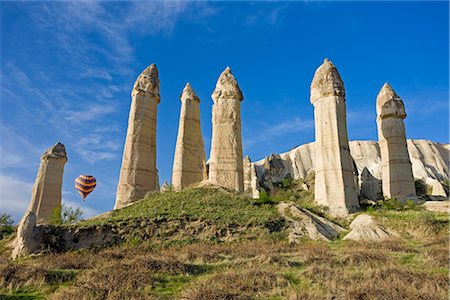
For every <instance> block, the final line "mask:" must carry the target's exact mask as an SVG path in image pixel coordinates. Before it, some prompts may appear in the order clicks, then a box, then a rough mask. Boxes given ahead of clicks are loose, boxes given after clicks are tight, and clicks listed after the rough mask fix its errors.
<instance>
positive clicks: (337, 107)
mask: <svg viewBox="0 0 450 300" xmlns="http://www.w3.org/2000/svg"><path fill="white" fill-rule="evenodd" d="M311 103H312V104H313V105H314V120H315V130H316V134H315V136H316V141H315V144H314V146H315V161H316V166H315V173H316V184H315V192H314V199H315V201H316V202H317V203H318V204H319V205H324V206H327V207H328V208H329V211H330V214H331V215H334V216H346V215H348V214H349V213H351V212H354V211H356V210H358V209H359V202H358V194H357V192H356V188H355V178H354V173H353V163H352V159H351V156H350V151H349V145H348V136H347V121H346V107H345V89H344V83H343V81H342V79H341V77H340V75H339V73H338V71H337V69H336V67H335V66H334V65H333V64H332V63H331V62H330V61H329V60H328V59H325V61H324V63H323V64H322V65H321V66H320V67H319V68H318V69H317V70H316V73H315V74H314V78H313V80H312V83H311Z"/></svg>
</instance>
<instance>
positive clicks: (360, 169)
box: [254, 140, 450, 200]
mask: <svg viewBox="0 0 450 300" xmlns="http://www.w3.org/2000/svg"><path fill="white" fill-rule="evenodd" d="M349 145H350V155H351V156H352V158H353V162H354V172H355V173H356V174H358V178H359V189H360V193H361V196H364V195H365V197H363V198H367V199H371V200H376V199H377V197H376V196H377V194H378V193H379V192H381V157H380V148H379V147H378V143H377V142H375V141H351V142H350V143H349ZM407 145H408V153H409V158H410V160H411V163H412V169H413V175H414V178H417V179H422V180H423V181H424V182H425V183H427V184H429V183H430V182H434V183H435V185H436V186H438V188H433V190H432V195H436V196H439V195H441V193H442V191H443V190H444V188H443V186H442V184H441V183H440V182H442V181H443V180H445V179H448V178H449V172H448V166H449V164H450V161H449V154H450V145H449V144H440V143H435V142H432V141H428V140H408V141H407ZM254 165H255V169H256V174H257V176H258V180H259V182H260V184H264V186H265V187H269V181H270V184H272V183H274V182H280V181H282V180H283V179H285V178H293V179H305V178H306V175H307V173H308V172H309V171H314V170H315V151H314V143H308V144H304V145H301V146H299V147H297V148H294V149H292V150H291V151H289V152H285V153H281V154H279V155H270V156H269V157H266V158H264V159H262V160H259V161H257V162H254ZM272 165H276V166H278V167H277V168H273V167H272V168H271V167H270V166H272ZM364 169H367V170H366V171H364ZM377 181H378V182H377ZM429 185H430V184H429ZM376 186H379V188H376ZM430 186H431V185H430Z"/></svg>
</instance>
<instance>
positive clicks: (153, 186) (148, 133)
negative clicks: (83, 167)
mask: <svg viewBox="0 0 450 300" xmlns="http://www.w3.org/2000/svg"><path fill="white" fill-rule="evenodd" d="M131 98H132V99H131V108H130V114H129V118H128V129H127V137H126V140H125V148H124V151H123V159H122V167H121V169H120V178H119V183H118V186H117V194H116V203H115V206H114V208H115V209H117V208H121V207H124V206H126V205H127V204H130V203H132V202H134V201H136V200H139V199H142V198H143V197H144V196H145V194H146V193H147V192H149V191H154V190H157V189H158V188H159V183H158V181H157V180H158V172H157V169H156V114H157V106H158V104H159V102H160V96H159V78H158V69H157V68H156V65H155V64H152V65H150V66H149V67H148V68H146V69H145V70H144V71H143V72H142V73H141V74H140V75H139V77H138V78H137V79H136V82H135V83H134V87H133V90H132V92H131Z"/></svg>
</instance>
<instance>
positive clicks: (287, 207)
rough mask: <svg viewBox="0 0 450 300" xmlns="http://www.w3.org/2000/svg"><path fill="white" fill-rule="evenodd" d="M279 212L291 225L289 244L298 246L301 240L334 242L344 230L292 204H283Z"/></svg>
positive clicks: (279, 205)
mask: <svg viewBox="0 0 450 300" xmlns="http://www.w3.org/2000/svg"><path fill="white" fill-rule="evenodd" d="M277 208H278V212H279V213H280V214H281V215H282V216H283V217H284V218H285V219H286V221H287V222H288V223H289V224H290V229H289V236H288V238H289V243H290V244H298V243H300V242H301V239H305V238H306V239H312V240H334V239H336V238H337V237H338V236H339V233H340V232H343V231H344V228H342V227H340V226H339V225H336V224H334V223H332V222H330V221H328V220H327V219H325V218H322V217H319V216H317V215H315V214H313V213H311V212H309V211H307V210H306V209H304V208H301V207H299V206H297V205H295V204H294V203H292V202H289V203H286V202H281V203H280V204H278V206H277Z"/></svg>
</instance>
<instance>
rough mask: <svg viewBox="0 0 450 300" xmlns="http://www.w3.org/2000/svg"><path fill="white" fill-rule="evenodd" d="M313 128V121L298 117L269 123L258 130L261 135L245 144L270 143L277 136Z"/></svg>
mask: <svg viewBox="0 0 450 300" xmlns="http://www.w3.org/2000/svg"><path fill="white" fill-rule="evenodd" d="M312 127H314V121H313V120H309V119H308V120H304V119H301V118H298V117H296V118H293V119H291V120H287V121H283V122H280V123H277V124H270V123H267V124H266V125H265V126H264V128H261V129H260V130H258V132H259V133H258V134H257V135H256V136H252V137H251V138H246V139H245V141H244V143H245V144H246V145H253V144H256V143H261V142H264V141H269V140H271V139H273V138H274V137H277V136H282V135H285V134H290V133H295V132H302V131H305V130H309V129H310V128H312Z"/></svg>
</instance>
